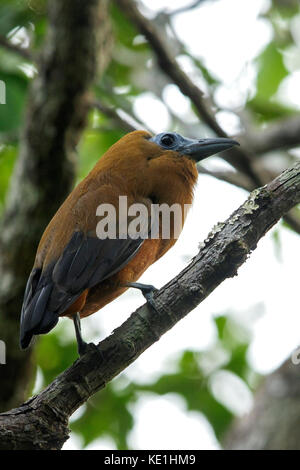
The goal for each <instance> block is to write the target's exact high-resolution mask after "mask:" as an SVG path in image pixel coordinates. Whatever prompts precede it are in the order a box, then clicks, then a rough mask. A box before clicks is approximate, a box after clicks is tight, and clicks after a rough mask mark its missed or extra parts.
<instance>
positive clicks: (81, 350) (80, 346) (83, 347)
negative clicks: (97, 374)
mask: <svg viewBox="0 0 300 470" xmlns="http://www.w3.org/2000/svg"><path fill="white" fill-rule="evenodd" d="M73 322H74V328H75V334H76V340H77V351H78V354H79V356H83V355H84V354H85V353H86V352H87V348H88V346H89V345H88V343H86V342H85V341H83V339H82V336H81V325H80V314H79V313H78V312H77V313H76V314H75V315H74V316H73Z"/></svg>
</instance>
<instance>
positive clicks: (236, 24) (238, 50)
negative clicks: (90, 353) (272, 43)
mask: <svg viewBox="0 0 300 470" xmlns="http://www.w3.org/2000/svg"><path fill="white" fill-rule="evenodd" d="M188 3H189V2H187V1H177V0H172V1H171V0H170V1H167V0H143V4H144V5H145V7H147V8H148V13H149V11H150V10H155V11H157V10H158V9H162V8H168V9H175V8H177V7H180V6H183V5H187V4H188ZM268 4H269V2H268V0H243V1H241V0H222V1H218V2H213V1H207V2H204V4H203V6H201V7H199V8H197V9H195V10H193V11H191V12H187V13H184V14H182V15H178V16H176V17H175V19H174V27H175V29H176V32H177V34H178V35H179V37H180V38H181V40H182V41H184V42H185V44H186V46H187V47H188V49H189V50H190V51H191V53H192V54H194V55H196V56H198V57H200V58H201V59H203V60H204V63H205V64H206V65H207V67H208V68H209V69H210V70H211V71H212V72H213V73H214V74H215V75H216V76H217V77H218V78H219V79H221V80H222V81H223V87H221V89H220V90H219V95H218V96H219V100H220V102H221V103H222V104H223V105H224V106H226V105H230V104H232V103H235V100H236V101H237V104H238V103H242V102H243V99H245V96H247V93H249V92H251V87H252V86H253V85H252V83H251V80H252V79H253V76H254V73H255V70H254V69H253V66H251V65H250V63H249V61H251V60H252V59H253V58H254V57H255V56H256V55H257V54H258V53H259V51H261V50H262V49H263V47H264V46H265V45H266V44H267V43H268V41H269V40H270V38H271V35H272V31H271V29H270V26H269V24H268V23H267V22H266V21H265V20H263V19H258V14H259V12H261V11H263V10H264V9H265V8H266V6H268ZM150 13H151V12H150ZM186 66H188V64H186ZM243 95H244V97H243ZM165 97H166V100H168V99H169V101H170V102H174V99H176V105H175V108H176V111H177V112H178V109H181V110H182V112H183V113H186V112H187V111H188V104H187V101H186V99H185V98H184V97H182V95H180V93H179V92H178V90H177V89H176V87H174V86H173V85H171V86H170V87H169V88H168V90H166V95H165ZM237 97H238V98H237ZM299 97H300V94H299ZM171 98H172V99H171ZM299 99H300V98H299ZM162 106H163V105H161V103H158V102H157V101H155V100H154V99H153V97H152V96H151V94H145V95H144V96H143V97H141V98H139V100H138V101H137V103H136V108H135V109H136V112H137V113H139V111H140V110H141V112H142V115H143V119H144V120H145V116H146V122H147V123H148V125H149V126H150V127H151V128H152V129H153V130H154V131H155V132H158V131H162V130H166V129H167V128H168V124H169V119H168V113H167V111H166V109H165V108H163V107H162ZM146 113H148V114H146ZM224 119H225V120H224V126H225V127H226V126H227V130H228V131H229V132H230V131H232V133H234V130H235V129H236V122H235V121H234V119H232V118H230V115H229V116H227V117H226V115H225V116H224ZM245 198H246V193H245V192H244V191H242V190H239V189H237V188H235V187H232V186H230V185H227V184H225V183H222V182H218V181H217V180H215V179H212V178H210V177H206V176H200V177H199V184H198V188H197V191H196V194H195V202H194V206H193V209H192V211H191V213H190V214H189V217H188V221H187V223H186V226H185V228H184V231H183V233H182V235H181V237H180V240H179V241H178V243H177V245H176V246H175V247H174V248H173V249H172V250H171V251H170V252H169V253H168V254H167V255H166V256H165V257H163V259H161V260H160V261H159V262H157V263H156V264H155V265H154V266H152V267H151V268H150V269H149V270H148V271H147V272H146V273H145V274H144V276H143V277H142V278H141V281H142V282H145V283H149V284H154V285H155V286H156V287H161V286H163V285H164V284H165V283H166V282H167V281H169V280H170V279H171V278H172V277H173V276H174V275H176V274H177V273H178V272H179V271H180V270H181V269H182V268H184V267H185V266H186V263H187V262H188V259H190V258H191V257H192V256H194V255H195V254H196V253H197V246H198V243H199V242H200V241H201V240H203V239H204V238H205V237H206V235H207V234H208V232H209V231H210V229H211V228H212V226H213V225H214V224H216V223H217V222H219V221H223V220H225V219H226V218H227V217H228V216H229V215H230V213H231V212H232V211H233V210H234V209H236V208H237V207H238V205H240V204H241V203H242V202H243V201H244V199H245ZM280 240H281V244H282V250H281V259H280V260H278V258H277V257H276V256H275V246H274V240H273V238H272V233H270V234H268V235H267V236H266V237H265V238H264V239H263V240H262V241H261V242H260V243H259V246H258V248H257V249H256V250H255V252H254V253H253V254H252V255H251V257H250V259H249V260H248V261H247V262H246V264H244V265H243V266H242V268H241V269H240V270H239V273H238V276H236V277H235V278H233V279H230V280H227V281H225V282H224V283H223V284H222V285H221V286H220V287H219V288H217V289H216V291H215V292H213V293H212V294H211V295H210V297H209V298H208V299H207V300H205V301H204V302H203V303H202V304H201V305H200V306H198V307H197V308H196V309H195V310H194V311H193V312H192V313H191V314H189V315H188V316H187V318H185V319H184V320H182V321H181V322H179V324H177V325H176V326H175V327H174V328H173V329H172V330H171V331H170V332H168V333H167V334H166V335H164V336H163V337H162V338H161V340H160V341H159V342H158V343H156V344H155V345H154V346H152V347H151V348H150V349H149V350H148V351H146V352H145V353H144V354H142V356H141V357H140V358H139V359H138V360H137V361H136V362H135V363H134V364H133V365H132V366H130V367H129V368H128V369H127V370H126V372H124V374H123V377H124V379H125V377H128V378H130V379H134V380H136V381H139V382H147V381H148V380H152V379H153V378H155V377H158V376H159V375H160V374H161V373H162V372H163V371H166V370H167V371H168V372H171V371H173V370H174V363H175V360H176V358H178V357H179V355H180V353H181V352H182V351H184V350H185V349H187V348H189V349H194V350H201V349H203V348H206V347H208V346H211V345H212V344H214V341H215V338H216V331H215V328H214V323H213V321H212V318H213V316H216V315H220V314H223V313H226V312H231V313H233V314H234V315H235V316H236V318H237V319H238V321H240V322H242V323H244V324H245V325H246V326H247V327H249V328H250V329H251V331H252V332H253V340H252V344H251V348H250V355H249V358H250V361H251V364H252V365H253V367H254V368H255V369H256V370H257V371H259V372H262V373H268V372H270V371H271V370H273V369H274V368H276V367H277V366H278V365H279V364H280V363H281V362H282V361H283V360H284V359H285V358H286V357H287V356H288V355H289V354H290V353H291V351H292V349H293V348H296V347H297V345H298V343H299V332H300V315H299V308H298V304H299V295H298V290H299V276H298V271H299V268H298V261H297V259H296V258H297V257H295V252H298V249H299V248H298V244H299V238H298V236H297V235H295V234H293V233H292V232H290V231H289V230H287V229H284V228H281V230H280ZM296 243H297V245H296ZM296 246H297V247H296ZM295 247H296V248H295ZM143 303H144V299H143V297H142V296H141V294H139V293H138V292H136V291H135V290H133V289H132V290H129V291H128V292H127V293H126V294H124V295H123V296H122V297H121V298H119V299H117V300H116V301H114V302H112V303H111V304H109V305H108V306H106V307H105V308H104V309H102V310H101V312H99V313H98V314H95V315H94V316H92V317H89V319H87V320H84V321H83V330H84V334H85V337H86V338H87V339H88V340H90V339H99V338H92V337H91V335H92V330H93V328H94V326H96V325H97V324H101V332H102V334H103V332H104V333H105V334H109V333H110V332H111V331H112V330H113V329H114V328H115V327H117V326H119V325H120V324H121V323H122V322H123V321H124V320H125V319H126V318H127V316H128V315H129V314H130V313H131V312H132V311H133V310H134V309H135V308H136V307H137V306H139V305H141V304H143ZM253 312H256V313H253ZM72 334H73V332H72ZM89 334H90V338H89V337H88V335H89ZM212 387H213V390H214V393H216V395H218V394H219V395H220V394H221V395H222V393H223V395H222V399H223V401H224V402H225V403H227V405H228V406H229V407H230V408H232V409H234V410H235V411H236V413H238V414H242V413H243V412H246V411H247V410H248V409H249V407H250V405H251V396H250V394H249V391H248V390H247V389H245V387H244V386H243V385H242V384H240V383H238V382H237V381H236V380H235V378H233V377H230V375H229V374H227V375H226V374H225V375H222V374H221V375H220V374H219V376H218V377H216V378H215V383H214V384H212ZM134 410H135V413H136V416H137V420H136V425H135V427H134V429H133V432H132V433H131V437H130V444H131V446H132V448H135V449H147V448H148V449H164V448H165V449H210V448H217V443H216V441H215V438H214V435H213V433H212V431H211V428H210V425H209V424H208V423H207V421H206V420H205V418H203V417H202V416H201V415H199V414H198V413H192V412H188V411H187V410H186V405H185V403H184V400H183V399H182V398H180V397H177V396H173V395H170V396H165V397H157V396H148V395H147V397H146V396H142V397H141V399H140V400H139V401H138V402H137V404H135V405H134ZM158 421H159V425H158ZM175 423H176V426H174V424H175ZM76 446H77V444H76V440H75V439H73V440H71V441H70V442H69V443H67V444H66V446H65V448H74V447H76ZM100 447H101V448H106V449H110V448H111V449H113V443H112V442H111V441H110V440H105V441H104V440H99V441H98V442H97V443H94V444H93V446H92V448H100Z"/></svg>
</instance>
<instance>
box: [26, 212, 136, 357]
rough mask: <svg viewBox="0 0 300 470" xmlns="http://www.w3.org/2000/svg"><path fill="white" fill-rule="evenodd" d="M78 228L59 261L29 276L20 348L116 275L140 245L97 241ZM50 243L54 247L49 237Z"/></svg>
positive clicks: (119, 240)
mask: <svg viewBox="0 0 300 470" xmlns="http://www.w3.org/2000/svg"><path fill="white" fill-rule="evenodd" d="M93 223H94V221H92V222H91V221H89V222H88V226H91V224H93ZM78 225H79V223H77V224H76V226H77V230H75V231H74V232H73V234H72V236H71V238H70V240H69V242H68V243H67V245H66V246H65V248H64V250H63V252H62V253H61V255H60V257H59V258H58V259H56V260H55V261H53V262H51V263H49V264H48V265H47V266H46V268H34V269H33V270H32V272H31V274H30V277H29V279H28V282H27V287H26V291H25V296H24V301H23V307H22V312H21V330H20V344H21V347H22V348H26V347H27V346H28V345H29V343H30V340H31V338H32V336H33V335H34V334H40V333H47V332H48V331H50V330H51V329H52V328H53V327H54V326H55V325H56V323H57V321H58V317H59V315H60V314H62V313H63V312H64V311H66V310H67V309H68V307H70V306H71V305H72V304H73V303H74V302H75V301H76V299H78V297H79V296H80V295H81V294H82V292H84V291H85V290H86V289H88V288H91V287H93V286H95V285H96V284H98V283H100V282H102V281H103V280H105V279H107V278H108V277H110V276H112V275H113V274H115V273H116V272H118V271H120V270H121V269H122V268H123V267H124V266H125V265H126V264H127V263H128V262H129V261H130V260H131V259H132V258H133V257H134V255H135V254H136V253H137V252H138V250H139V248H140V247H141V245H142V243H143V242H144V238H136V239H135V238H129V237H127V238H124V239H123V238H116V239H110V238H106V239H99V238H98V237H97V236H95V234H93V235H88V234H87V233H89V231H87V230H86V229H87V226H85V227H84V230H80V229H79V228H78ZM94 230H95V227H94ZM94 230H93V231H94ZM51 243H54V244H55V243H56V239H55V236H53V235H52V238H51Z"/></svg>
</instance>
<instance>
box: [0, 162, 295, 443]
mask: <svg viewBox="0 0 300 470" xmlns="http://www.w3.org/2000/svg"><path fill="white" fill-rule="evenodd" d="M299 202H300V162H299V163H297V164H296V165H294V166H293V167H291V168H290V169H289V170H286V171H285V172H283V173H282V174H281V175H279V176H278V177H277V178H276V179H275V180H273V181H272V182H271V183H269V184H268V185H266V186H264V187H262V188H260V189H256V190H254V191H253V192H252V193H251V194H250V196H249V198H248V199H247V200H246V202H245V203H244V204H243V205H242V206H241V207H239V208H238V209H237V210H236V211H235V212H234V213H233V214H232V215H231V216H230V217H229V219H228V220H227V221H226V222H225V223H223V224H218V225H217V226H216V227H214V229H213V230H212V232H211V233H210V234H209V235H208V237H207V239H206V240H205V241H204V243H203V244H201V247H200V251H199V253H198V254H197V255H196V256H195V258H194V259H193V260H192V262H191V263H190V264H189V266H187V267H186V268H185V269H184V270H183V271H182V272H180V273H179V274H178V276H176V278H174V279H172V280H171V281H170V282H169V283H168V284H167V285H165V286H164V287H163V288H162V289H160V290H159V291H158V292H157V293H156V294H155V302H156V305H157V311H153V310H151V307H148V305H147V304H145V305H143V306H142V307H140V308H138V309H137V310H136V311H135V312H134V313H133V314H132V315H131V316H130V318H129V319H128V320H127V321H125V323H123V325H121V326H120V327H119V328H117V329H116V330H115V331H114V332H113V334H112V335H111V336H109V337H108V338H106V339H105V340H104V341H102V342H101V343H99V344H98V345H97V346H95V345H90V347H89V349H88V351H87V353H86V354H85V355H84V356H82V357H81V358H80V359H78V360H77V361H76V362H75V363H74V364H73V365H72V366H71V367H70V368H69V369H67V370H66V371H65V372H63V373H62V374H60V375H59V376H58V377H57V378H56V379H55V380H54V382H52V383H51V384H50V385H49V386H48V387H47V388H46V389H45V390H43V391H42V392H41V393H40V394H39V395H37V396H35V397H33V398H31V399H30V400H29V401H27V402H26V403H24V404H23V405H22V406H21V407H19V408H17V409H14V410H11V411H9V412H6V413H3V414H1V415H0V449H59V448H61V447H62V445H63V443H64V442H65V441H66V439H67V438H68V419H69V417H70V416H71V415H72V413H74V411H75V410H76V409H77V408H78V407H79V406H80V405H82V404H83V403H84V402H85V401H86V400H88V398H89V397H91V396H92V395H93V394H94V393H96V392H97V391H98V390H100V389H101V388H103V387H105V385H106V383H107V382H109V381H110V380H112V379H113V378H114V377H115V376H116V375H117V374H118V373H119V372H121V371H122V370H124V369H125V368H126V367H127V366H128V365H129V364H131V363H132V362H133V361H134V360H135V359H136V358H137V357H138V356H139V355H140V354H141V353H142V352H143V351H145V350H146V349H147V348H148V347H150V346H151V345H152V344H153V343H154V342H156V341H158V340H159V338H160V337H161V336H162V335H163V334H164V333H166V332H167V331H168V330H169V329H170V328H172V327H173V326H174V325H175V324H176V323H177V322H178V321H179V320H181V319H182V318H184V317H185V316H186V315H187V314H188V313H189V312H190V311H191V310H192V309H194V308H195V307H196V306H197V305H198V304H200V303H201V302H202V301H203V300H204V299H205V298H206V297H207V296H208V295H209V294H210V293H211V292H212V291H213V290H214V289H215V288H216V287H217V286H218V285H219V284H221V283H222V282H223V281H224V280H225V279H226V278H228V277H232V276H235V275H236V274H237V270H238V268H239V267H240V266H241V265H242V264H243V263H244V262H245V261H246V260H247V258H248V257H249V254H250V253H251V252H252V251H253V250H254V249H255V248H256V246H257V243H258V241H259V240H260V239H261V238H262V237H263V235H265V233H266V232H267V231H268V230H269V229H270V228H271V227H272V226H273V225H274V224H275V223H276V222H278V220H279V219H280V218H281V217H282V215H283V214H284V213H285V212H287V211H288V210H290V209H291V208H292V207H293V206H295V205H296V204H298V203H299Z"/></svg>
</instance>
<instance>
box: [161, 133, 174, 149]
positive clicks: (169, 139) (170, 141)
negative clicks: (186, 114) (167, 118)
mask: <svg viewBox="0 0 300 470" xmlns="http://www.w3.org/2000/svg"><path fill="white" fill-rule="evenodd" d="M174 142H175V137H174V136H173V135H172V134H165V135H163V136H162V138H161V139H160V143H161V144H162V145H163V146H164V147H172V146H173V145H174Z"/></svg>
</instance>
